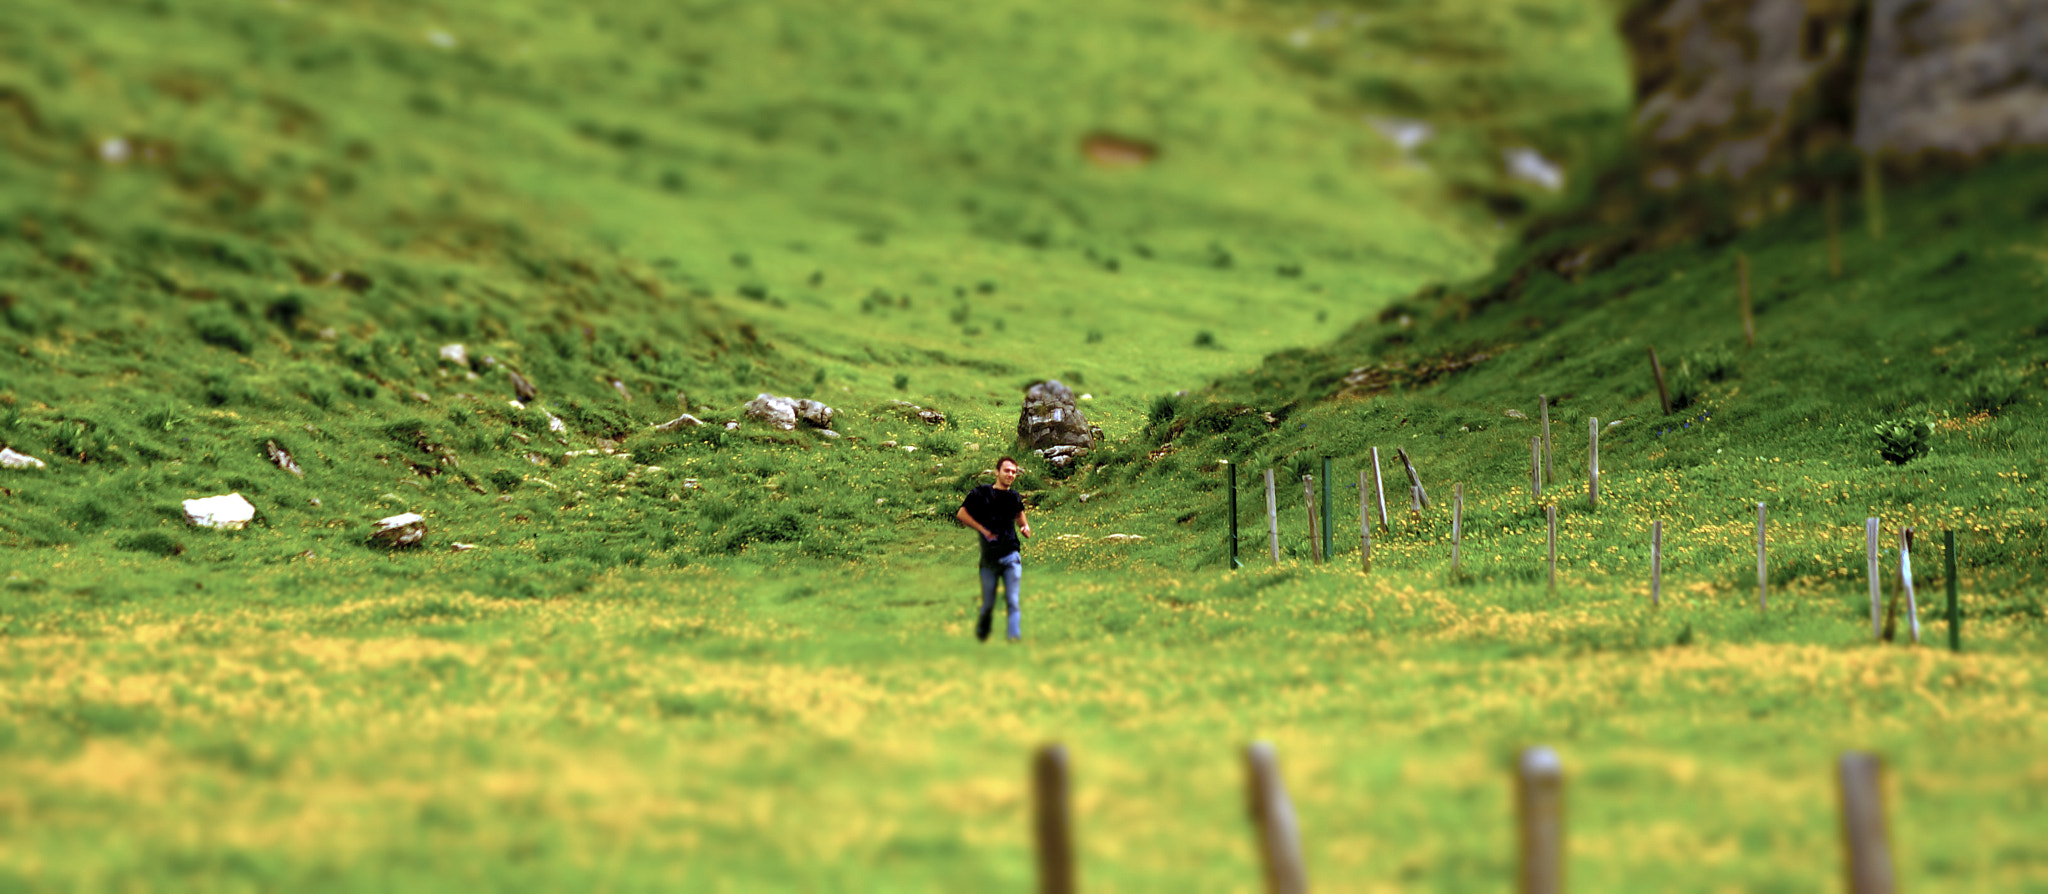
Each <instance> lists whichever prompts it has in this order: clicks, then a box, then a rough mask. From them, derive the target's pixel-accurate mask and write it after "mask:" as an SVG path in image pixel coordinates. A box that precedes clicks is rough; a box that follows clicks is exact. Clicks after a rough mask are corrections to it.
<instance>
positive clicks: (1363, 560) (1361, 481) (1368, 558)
mask: <svg viewBox="0 0 2048 894" xmlns="http://www.w3.org/2000/svg"><path fill="white" fill-rule="evenodd" d="M1358 565H1359V570H1360V571H1362V572H1364V573H1366V574H1371V573H1372V502H1371V499H1370V495H1369V494H1368V493H1367V492H1366V489H1365V470H1364V469H1359V470H1358Z"/></svg>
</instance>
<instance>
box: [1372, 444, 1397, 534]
mask: <svg viewBox="0 0 2048 894" xmlns="http://www.w3.org/2000/svg"><path fill="white" fill-rule="evenodd" d="M1372 490H1373V493H1376V494H1378V495H1379V499H1380V530H1382V531H1391V530H1393V529H1394V528H1393V526H1392V525H1390V524H1388V523H1387V485H1386V481H1385V480H1384V479H1382V478H1380V449H1379V448H1378V447H1374V448H1373V449H1372Z"/></svg>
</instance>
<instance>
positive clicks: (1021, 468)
mask: <svg viewBox="0 0 2048 894" xmlns="http://www.w3.org/2000/svg"><path fill="white" fill-rule="evenodd" d="M1003 463H1009V464H1010V465H1013V466H1016V467H1017V471H1019V472H1021V471H1024V464H1023V463H1020V462H1018V461H1016V460H1014V459H1011V458H1010V457H1007V456H1005V457H1003V458H1002V459H999V460H996V468H998V469H1000V468H1002V467H1003Z"/></svg>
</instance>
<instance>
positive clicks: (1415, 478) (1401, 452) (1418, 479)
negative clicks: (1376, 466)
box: [1394, 447, 1429, 509]
mask: <svg viewBox="0 0 2048 894" xmlns="http://www.w3.org/2000/svg"><path fill="white" fill-rule="evenodd" d="M1394 455H1395V456H1398V457H1400V458H1401V465H1402V466H1403V467H1405V468H1407V469H1408V485H1409V487H1410V488H1412V489H1413V491H1414V494H1415V504H1416V505H1417V506H1419V507H1421V508H1423V509H1428V508H1429V491H1427V490H1424V489H1423V487H1422V476H1421V475H1417V474H1415V461H1414V460H1411V459H1409V458H1408V450H1407V448H1404V447H1396V448H1394Z"/></svg>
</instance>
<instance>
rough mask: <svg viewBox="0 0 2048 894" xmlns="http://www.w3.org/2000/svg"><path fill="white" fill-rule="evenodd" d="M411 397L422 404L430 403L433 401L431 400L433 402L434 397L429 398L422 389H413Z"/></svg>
mask: <svg viewBox="0 0 2048 894" xmlns="http://www.w3.org/2000/svg"><path fill="white" fill-rule="evenodd" d="M412 399H413V400H416V401H419V402H420V403H423V404H430V403H433V402H434V399H433V398H431V397H428V396H427V393H426V392H424V391H415V392H413V393H412Z"/></svg>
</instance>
